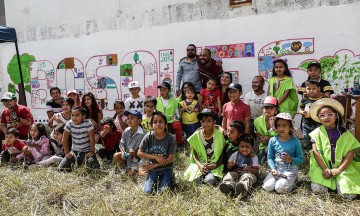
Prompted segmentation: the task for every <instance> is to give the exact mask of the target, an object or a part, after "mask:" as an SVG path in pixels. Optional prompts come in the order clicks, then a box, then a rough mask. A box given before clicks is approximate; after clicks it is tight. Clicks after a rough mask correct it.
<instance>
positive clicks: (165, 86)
mask: <svg viewBox="0 0 360 216" xmlns="http://www.w3.org/2000/svg"><path fill="white" fill-rule="evenodd" d="M161 87H164V88H167V89H171V85H170V83H168V82H166V81H164V82H162V83H161V84H160V85H159V86H158V87H157V88H161Z"/></svg>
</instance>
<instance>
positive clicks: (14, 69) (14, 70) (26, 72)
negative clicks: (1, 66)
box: [7, 53, 36, 104]
mask: <svg viewBox="0 0 360 216" xmlns="http://www.w3.org/2000/svg"><path fill="white" fill-rule="evenodd" d="M35 60H36V59H35V57H34V56H32V55H29V54H27V53H24V54H22V55H21V56H20V64H21V70H22V74H23V80H24V85H25V91H27V92H29V93H30V90H31V87H30V66H29V63H30V62H32V61H35ZM7 72H8V74H9V76H10V79H11V81H12V82H13V83H14V85H17V86H18V88H17V89H18V90H16V88H13V87H14V86H13V85H8V91H11V92H14V91H16V92H17V93H18V94H19V103H22V104H24V103H23V102H24V101H25V100H24V98H23V95H24V94H23V92H20V91H21V89H22V88H21V79H20V71H19V66H18V61H17V57H16V55H14V56H13V58H12V59H11V61H10V62H9V63H8V65H7ZM14 93H15V92H14Z"/></svg>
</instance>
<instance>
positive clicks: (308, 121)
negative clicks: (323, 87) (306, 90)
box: [300, 97, 321, 126]
mask: <svg viewBox="0 0 360 216" xmlns="http://www.w3.org/2000/svg"><path fill="white" fill-rule="evenodd" d="M320 99H321V98H308V97H304V98H303V99H301V102H300V109H301V110H305V111H307V112H308V113H310V106H311V104H313V103H314V102H315V101H317V100H320ZM302 124H304V125H307V126H314V125H319V126H320V125H321V124H320V123H318V122H316V121H314V120H313V119H312V118H311V117H310V118H306V117H305V116H303V121H302Z"/></svg>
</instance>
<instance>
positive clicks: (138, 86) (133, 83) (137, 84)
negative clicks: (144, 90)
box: [128, 81, 140, 89]
mask: <svg viewBox="0 0 360 216" xmlns="http://www.w3.org/2000/svg"><path fill="white" fill-rule="evenodd" d="M128 88H129V89H131V88H140V84H139V82H138V81H132V82H130V83H129V85H128Z"/></svg>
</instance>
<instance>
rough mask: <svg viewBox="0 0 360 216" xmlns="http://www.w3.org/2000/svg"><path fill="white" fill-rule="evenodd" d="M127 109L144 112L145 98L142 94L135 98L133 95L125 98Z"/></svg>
mask: <svg viewBox="0 0 360 216" xmlns="http://www.w3.org/2000/svg"><path fill="white" fill-rule="evenodd" d="M124 103H125V110H137V111H139V112H140V113H141V114H144V98H142V97H141V96H140V97H138V98H136V99H134V98H132V97H130V98H128V99H126V100H125V102H124Z"/></svg>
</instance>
